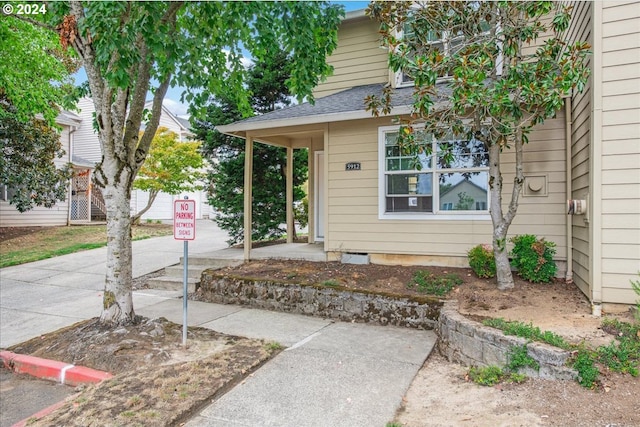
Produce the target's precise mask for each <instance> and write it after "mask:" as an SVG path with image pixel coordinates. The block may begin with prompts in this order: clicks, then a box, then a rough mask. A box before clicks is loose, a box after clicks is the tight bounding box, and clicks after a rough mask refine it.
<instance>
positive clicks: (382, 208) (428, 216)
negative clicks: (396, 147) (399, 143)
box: [378, 125, 491, 221]
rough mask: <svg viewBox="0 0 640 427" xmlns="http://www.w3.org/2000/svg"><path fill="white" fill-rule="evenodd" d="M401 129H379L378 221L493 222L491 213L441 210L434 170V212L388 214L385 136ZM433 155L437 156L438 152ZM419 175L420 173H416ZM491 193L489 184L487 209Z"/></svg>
mask: <svg viewBox="0 0 640 427" xmlns="http://www.w3.org/2000/svg"><path fill="white" fill-rule="evenodd" d="M399 129H400V126H399V125H394V126H381V127H379V128H378V219H382V220H398V219H401V220H431V221H440V220H457V221H468V220H475V221H491V216H490V215H489V211H488V210H486V211H476V210H471V211H453V210H451V211H449V210H442V209H440V192H439V190H436V188H435V187H436V185H435V184H436V183H437V182H438V181H439V178H438V171H437V170H433V172H431V173H432V174H433V177H432V185H433V186H434V190H433V191H432V206H433V212H387V211H386V210H387V203H386V202H387V194H386V188H387V182H386V176H387V175H388V174H387V172H386V150H385V148H386V146H385V135H386V134H387V133H393V132H398V130H399ZM437 143H438V142H434V143H433V144H434V147H435V146H437ZM433 155H437V153H436V152H434V153H433ZM473 169H478V170H480V171H482V172H484V171H487V172H488V170H489V167H488V166H486V167H482V168H473ZM405 172H406V173H411V171H405ZM416 172H418V173H419V171H416ZM490 198H491V193H490V191H489V186H488V183H487V208H488V207H489V206H490V205H491V204H490Z"/></svg>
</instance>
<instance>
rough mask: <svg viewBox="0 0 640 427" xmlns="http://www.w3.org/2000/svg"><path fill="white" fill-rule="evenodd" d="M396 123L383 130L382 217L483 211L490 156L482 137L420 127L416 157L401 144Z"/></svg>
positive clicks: (380, 201)
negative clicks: (445, 133) (443, 134)
mask: <svg viewBox="0 0 640 427" xmlns="http://www.w3.org/2000/svg"><path fill="white" fill-rule="evenodd" d="M398 130H399V127H398V126H393V127H385V128H380V131H379V138H380V141H379V145H380V149H379V153H380V162H381V163H380V177H379V188H380V196H379V211H380V217H381V218H411V219H415V218H428V217H434V218H442V215H443V214H446V215H459V214H466V215H467V216H464V215H461V216H460V217H462V218H468V215H470V214H476V215H477V214H480V215H481V217H482V219H486V218H487V217H488V216H487V213H488V211H487V206H488V205H489V191H488V190H489V185H488V183H489V155H488V153H487V152H486V149H485V148H484V144H483V143H482V142H480V141H478V140H475V139H471V140H466V139H460V138H455V137H454V136H453V135H449V136H447V137H446V138H443V139H441V140H435V139H434V138H433V136H432V135H430V134H426V133H421V132H419V131H418V133H417V135H416V141H417V144H418V150H417V151H418V155H417V156H416V155H414V154H406V152H405V150H403V148H402V147H400V146H399V145H398V143H397V139H398Z"/></svg>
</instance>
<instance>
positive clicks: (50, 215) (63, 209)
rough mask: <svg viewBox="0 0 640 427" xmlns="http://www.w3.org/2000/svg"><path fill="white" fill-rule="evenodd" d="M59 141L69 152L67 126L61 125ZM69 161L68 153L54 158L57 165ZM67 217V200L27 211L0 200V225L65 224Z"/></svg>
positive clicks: (36, 225)
mask: <svg viewBox="0 0 640 427" xmlns="http://www.w3.org/2000/svg"><path fill="white" fill-rule="evenodd" d="M60 142H61V143H62V148H63V149H64V150H65V152H66V153H69V127H68V126H63V128H62V131H61V133H60ZM68 162H69V157H68V155H65V156H63V157H62V158H60V159H55V160H54V163H55V164H56V165H57V166H62V165H64V164H66V163H68ZM68 218H69V201H68V197H67V200H64V201H62V202H58V203H56V204H55V205H54V206H53V207H51V208H44V207H35V208H33V209H31V210H29V211H27V212H23V213H20V212H18V210H16V208H15V207H14V206H13V205H11V204H10V203H9V202H8V201H0V227H39V226H53V225H66V224H67V220H68Z"/></svg>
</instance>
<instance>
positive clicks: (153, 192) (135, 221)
mask: <svg viewBox="0 0 640 427" xmlns="http://www.w3.org/2000/svg"><path fill="white" fill-rule="evenodd" d="M157 196H158V190H149V199H148V200H147V205H146V206H145V207H144V208H142V209H141V210H140V212H138V213H137V214H135V215H134V216H132V217H131V224H135V225H137V224H140V218H142V215H144V214H145V213H146V212H147V211H148V210H149V209H151V205H153V202H155V201H156V197H157Z"/></svg>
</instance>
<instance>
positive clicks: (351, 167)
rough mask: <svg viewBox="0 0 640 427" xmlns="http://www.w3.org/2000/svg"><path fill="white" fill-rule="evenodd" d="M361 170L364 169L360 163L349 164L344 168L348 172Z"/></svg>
mask: <svg viewBox="0 0 640 427" xmlns="http://www.w3.org/2000/svg"><path fill="white" fill-rule="evenodd" d="M360 169H362V168H361V167H360V162H349V163H347V164H345V166H344V170H348V171H359V170H360Z"/></svg>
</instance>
